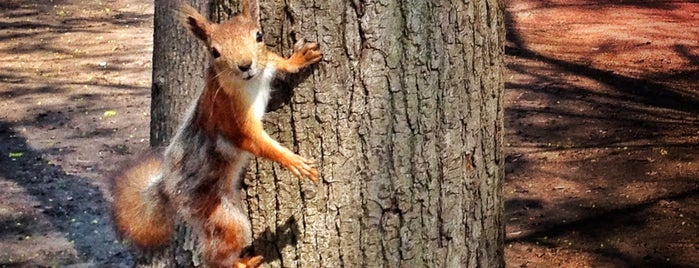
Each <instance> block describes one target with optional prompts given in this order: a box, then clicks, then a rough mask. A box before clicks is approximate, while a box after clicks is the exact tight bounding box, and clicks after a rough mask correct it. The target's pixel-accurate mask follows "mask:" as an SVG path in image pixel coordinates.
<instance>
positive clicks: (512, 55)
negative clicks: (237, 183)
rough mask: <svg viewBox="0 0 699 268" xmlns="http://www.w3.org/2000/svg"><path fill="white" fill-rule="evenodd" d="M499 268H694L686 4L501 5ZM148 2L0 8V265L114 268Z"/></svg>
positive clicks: (697, 98)
mask: <svg viewBox="0 0 699 268" xmlns="http://www.w3.org/2000/svg"><path fill="white" fill-rule="evenodd" d="M507 5H508V8H507V12H506V16H507V34H508V42H507V47H506V54H507V56H506V57H507V58H506V63H507V70H506V81H507V82H506V94H505V104H506V118H505V120H506V129H507V133H506V142H507V144H506V148H505V149H506V153H507V158H506V170H507V173H508V175H507V179H506V182H505V196H506V212H505V221H506V223H507V227H506V233H507V237H506V241H505V242H506V249H505V256H506V260H507V266H508V267H699V237H698V236H699V179H698V178H699V154H698V153H696V151H697V150H698V149H699V87H698V86H697V85H699V39H697V36H699V3H697V2H696V1H642V0H628V1H592V0H588V1H573V0H558V1H533V0H510V1H508V2H507ZM152 15H153V5H152V3H150V2H146V3H144V2H143V1H137V0H87V1H78V0H34V1H22V0H3V1H1V2H0V62H2V63H3V64H2V65H1V66H0V107H2V113H0V267H15V266H20V267H34V266H57V265H59V266H62V265H73V266H74V267H93V266H98V267H115V266H116V267H120V266H127V264H129V263H130V262H131V260H130V256H129V254H128V252H127V251H126V249H125V248H124V247H123V246H122V245H121V244H120V243H118V242H117V241H116V239H115V237H114V233H113V232H112V229H111V227H110V225H109V222H108V220H107V219H108V212H107V211H108V209H107V208H108V203H109V197H108V196H109V195H108V194H107V187H106V181H105V176H104V175H105V174H109V172H110V171H111V170H114V168H115V166H116V165H117V164H118V163H120V162H122V161H123V160H125V159H127V158H129V157H130V156H132V155H133V154H134V153H135V152H139V151H141V150H144V149H145V148H146V147H147V145H148V127H149V112H150V109H149V98H150V92H149V89H150V70H151V53H152V47H151V43H152Z"/></svg>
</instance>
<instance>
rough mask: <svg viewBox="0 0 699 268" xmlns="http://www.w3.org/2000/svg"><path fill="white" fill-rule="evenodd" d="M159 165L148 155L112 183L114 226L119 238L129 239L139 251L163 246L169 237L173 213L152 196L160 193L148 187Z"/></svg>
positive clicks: (154, 178) (155, 177) (162, 201)
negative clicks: (120, 236)
mask: <svg viewBox="0 0 699 268" xmlns="http://www.w3.org/2000/svg"><path fill="white" fill-rule="evenodd" d="M161 164H162V160H161V159H160V157H159V156H157V155H147V156H145V157H144V158H142V159H141V161H140V164H139V165H137V166H134V167H132V168H129V169H126V170H124V171H122V173H121V174H119V175H118V176H115V177H114V179H113V180H114V181H113V182H112V193H113V197H114V200H117V201H118V202H114V204H113V206H114V208H113V209H112V211H113V215H112V217H113V219H114V224H115V226H116V228H117V231H118V233H119V234H120V235H122V236H124V237H128V238H130V239H131V241H132V243H134V244H135V245H136V246H137V247H139V248H152V247H157V246H161V245H164V244H166V243H167V242H168V241H169V240H170V237H171V236H172V230H173V220H174V219H173V217H172V214H173V213H172V212H171V211H169V209H168V208H167V206H166V204H165V203H166V202H165V201H164V200H162V199H161V198H157V197H155V196H154V195H159V194H160V193H158V192H157V191H153V190H155V189H153V188H149V187H148V184H150V183H153V182H154V181H155V180H157V177H158V176H159V174H158V173H159V172H160V166H161ZM134 219H142V221H135V220H134Z"/></svg>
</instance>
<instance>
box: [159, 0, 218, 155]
mask: <svg viewBox="0 0 699 268" xmlns="http://www.w3.org/2000/svg"><path fill="white" fill-rule="evenodd" d="M208 2H209V1H208V0H195V1H189V2H187V3H189V4H191V5H192V6H193V7H195V8H197V9H198V10H200V11H202V12H208V10H209V9H208V7H209V3H208ZM177 3H178V1H173V0H156V1H155V18H154V27H155V29H156V30H155V31H154V36H153V86H152V88H151V91H152V92H151V123H150V127H151V137H150V143H151V146H156V147H159V146H166V145H167V143H168V142H169V141H170V138H172V135H173V134H174V133H175V130H176V129H177V126H178V124H179V122H180V119H181V115H183V114H184V112H185V111H186V110H187V108H188V107H189V104H190V103H191V101H192V100H194V99H195V96H196V95H197V94H199V92H201V90H202V89H203V88H204V72H205V70H206V67H207V66H208V54H207V51H206V50H205V49H204V47H203V46H202V45H201V44H200V43H198V42H197V40H196V38H194V37H193V36H192V35H191V34H189V33H188V32H187V31H186V30H185V29H184V27H181V26H180V25H179V23H178V22H177V20H176V16H175V11H174V10H175V9H176V8H177ZM204 14H206V13H204Z"/></svg>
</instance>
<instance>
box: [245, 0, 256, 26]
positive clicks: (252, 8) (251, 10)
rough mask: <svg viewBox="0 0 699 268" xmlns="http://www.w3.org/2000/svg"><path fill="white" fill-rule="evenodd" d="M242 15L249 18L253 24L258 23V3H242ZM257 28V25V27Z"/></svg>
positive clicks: (250, 0) (254, 1)
mask: <svg viewBox="0 0 699 268" xmlns="http://www.w3.org/2000/svg"><path fill="white" fill-rule="evenodd" d="M243 15H244V16H246V17H248V18H250V20H251V21H252V22H254V23H255V24H259V23H260V2H258V1H257V0H244V1H243ZM258 26H259V25H258Z"/></svg>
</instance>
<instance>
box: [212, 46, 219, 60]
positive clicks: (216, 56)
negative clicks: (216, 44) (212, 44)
mask: <svg viewBox="0 0 699 268" xmlns="http://www.w3.org/2000/svg"><path fill="white" fill-rule="evenodd" d="M211 55H213V56H214V59H215V58H218V57H221V53H220V52H218V49H216V48H212V49H211Z"/></svg>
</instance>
